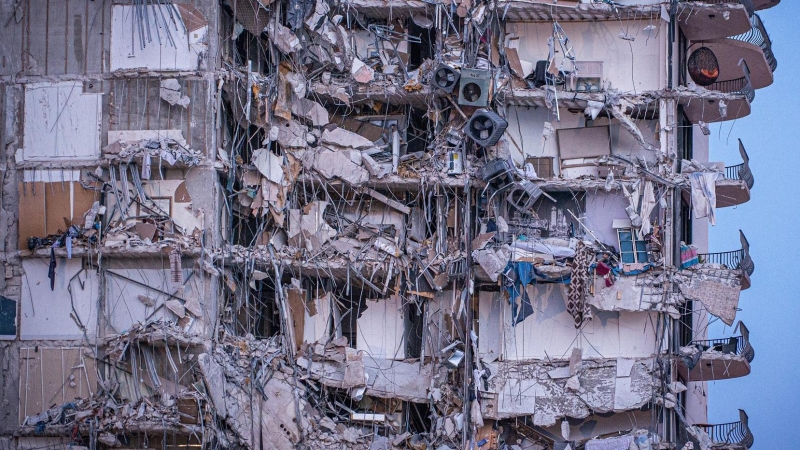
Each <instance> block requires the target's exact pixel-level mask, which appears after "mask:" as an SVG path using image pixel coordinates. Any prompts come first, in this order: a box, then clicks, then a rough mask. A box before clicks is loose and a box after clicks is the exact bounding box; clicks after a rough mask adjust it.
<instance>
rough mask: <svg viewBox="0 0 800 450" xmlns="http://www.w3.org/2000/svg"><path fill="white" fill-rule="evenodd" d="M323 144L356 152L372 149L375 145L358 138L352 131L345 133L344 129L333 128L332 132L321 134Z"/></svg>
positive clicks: (326, 131) (365, 139)
mask: <svg viewBox="0 0 800 450" xmlns="http://www.w3.org/2000/svg"><path fill="white" fill-rule="evenodd" d="M320 141H321V142H322V143H323V144H329V145H335V146H336V147H342V148H348V147H349V148H354V149H357V150H364V149H368V148H372V147H374V146H375V144H373V143H372V141H370V140H369V139H367V138H365V137H362V136H359V135H357V134H355V133H353V132H352V131H347V130H345V129H344V128H334V129H332V130H327V129H326V130H325V131H323V132H322V139H321V140H320Z"/></svg>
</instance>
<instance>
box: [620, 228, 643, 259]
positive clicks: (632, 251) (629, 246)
mask: <svg viewBox="0 0 800 450" xmlns="http://www.w3.org/2000/svg"><path fill="white" fill-rule="evenodd" d="M636 235H637V232H636V230H634V229H633V228H618V229H617V237H618V239H619V254H620V259H621V260H622V262H623V263H624V264H634V263H646V262H647V261H648V258H647V241H645V240H644V239H638V238H637V237H636Z"/></svg>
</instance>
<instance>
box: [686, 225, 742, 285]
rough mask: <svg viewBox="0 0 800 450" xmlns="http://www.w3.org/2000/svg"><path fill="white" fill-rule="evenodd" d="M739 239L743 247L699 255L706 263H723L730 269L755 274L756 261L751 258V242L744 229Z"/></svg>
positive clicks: (701, 260)
mask: <svg viewBox="0 0 800 450" xmlns="http://www.w3.org/2000/svg"><path fill="white" fill-rule="evenodd" d="M739 241H740V242H741V243H742V248H740V249H739V250H732V251H729V252H717V253H698V254H697V257H698V258H699V259H700V262H701V263H704V264H722V265H723V266H725V267H727V268H729V269H741V270H742V271H743V272H745V273H746V274H747V275H748V276H749V275H753V272H754V271H755V269H756V267H755V263H753V259H752V258H750V243H749V242H747V238H746V237H744V233H742V230H739Z"/></svg>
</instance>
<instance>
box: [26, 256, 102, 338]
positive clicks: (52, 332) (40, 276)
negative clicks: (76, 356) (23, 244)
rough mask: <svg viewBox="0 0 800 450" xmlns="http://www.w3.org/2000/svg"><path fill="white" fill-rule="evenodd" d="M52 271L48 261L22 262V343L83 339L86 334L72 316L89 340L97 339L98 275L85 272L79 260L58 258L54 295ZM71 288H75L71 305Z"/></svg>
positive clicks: (90, 270) (33, 260)
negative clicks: (82, 326)
mask: <svg viewBox="0 0 800 450" xmlns="http://www.w3.org/2000/svg"><path fill="white" fill-rule="evenodd" d="M49 267H50V260H49V259H44V258H41V259H40V258H35V259H24V260H22V268H23V270H24V271H25V275H23V277H22V308H21V312H22V318H21V323H20V339H23V340H26V339H54V340H55V339H83V338H84V333H83V331H82V330H81V329H80V328H79V327H78V325H77V323H76V322H75V320H73V318H72V317H71V316H70V315H75V316H76V317H77V318H78V319H79V320H80V322H81V323H82V324H83V325H84V326H85V327H86V335H87V336H88V337H94V336H96V335H97V300H98V292H99V290H98V287H99V280H98V277H97V274H96V272H95V271H94V270H92V269H88V270H84V269H83V266H82V261H81V260H80V259H67V258H56V270H55V272H56V282H55V289H54V290H53V291H51V290H50V279H49V278H47V272H48V269H49ZM76 275H77V277H76V278H75V279H74V280H73V279H72V278H73V277H75V276H76ZM68 286H71V288H72V300H71V301H70V294H69V292H68V291H67V288H68Z"/></svg>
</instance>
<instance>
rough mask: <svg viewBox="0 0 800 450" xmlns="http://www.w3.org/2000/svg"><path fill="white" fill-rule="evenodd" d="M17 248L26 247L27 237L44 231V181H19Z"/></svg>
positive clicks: (40, 234) (39, 235)
mask: <svg viewBox="0 0 800 450" xmlns="http://www.w3.org/2000/svg"><path fill="white" fill-rule="evenodd" d="M18 189H19V248H20V249H26V248H28V242H27V241H28V238H29V237H31V236H37V237H41V236H44V235H45V234H46V232H45V207H44V183H19V186H18Z"/></svg>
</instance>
